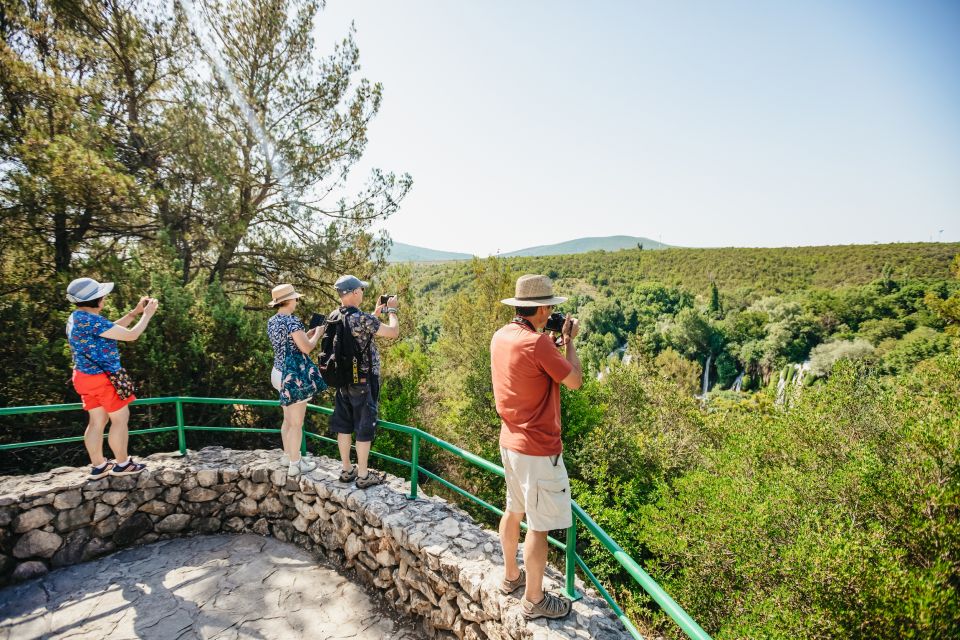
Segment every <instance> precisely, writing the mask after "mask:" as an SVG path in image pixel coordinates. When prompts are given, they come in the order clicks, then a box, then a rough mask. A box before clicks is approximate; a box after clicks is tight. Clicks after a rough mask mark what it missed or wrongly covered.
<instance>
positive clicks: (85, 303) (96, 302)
mask: <svg viewBox="0 0 960 640" xmlns="http://www.w3.org/2000/svg"><path fill="white" fill-rule="evenodd" d="M101 300H103V296H100V297H99V298H94V299H93V300H84V301H83V302H77V303H76V305H77V309H81V308H83V307H87V308H90V309H92V308H94V307H96V306H99V305H100V301H101Z"/></svg>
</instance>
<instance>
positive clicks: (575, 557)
mask: <svg viewBox="0 0 960 640" xmlns="http://www.w3.org/2000/svg"><path fill="white" fill-rule="evenodd" d="M132 404H134V405H138V406H147V405H169V404H173V405H174V407H175V410H176V421H177V424H176V425H175V426H169V427H153V428H147V429H135V430H133V429H132V430H130V434H131V435H140V434H148V433H165V432H172V431H176V433H177V446H178V448H179V450H180V453H181V454H182V455H186V453H187V432H188V431H219V432H238V433H279V432H280V430H279V429H263V428H252V427H207V426H193V425H188V424H186V422H185V420H184V414H183V405H185V404H212V405H242V406H250V407H278V406H280V402H279V401H278V400H249V399H243V398H191V397H172V398H145V399H141V400H136V401H134V402H133V403H132ZM307 408H308V410H309V411H311V412H314V413H319V414H323V415H328V416H329V415H332V414H333V409H330V408H329V407H321V406H318V405H313V404H310V405H307ZM80 409H82V406H81V405H80V404H79V403H76V404H56V405H45V406H35V407H0V417H3V416H12V415H27V414H36V413H52V412H57V411H76V410H80ZM378 424H379V426H380V427H381V428H383V429H387V430H388V431H396V432H399V433H403V434H406V435H408V436H410V438H411V442H410V460H403V459H401V458H396V457H394V456H390V455H387V454H384V453H380V452H378V451H371V452H370V455H372V456H375V457H377V458H379V459H381V460H387V461H388V462H393V463H395V464H398V465H402V466H404V467H407V468H408V469H410V495H409V496H407V497H408V498H409V499H410V500H416V498H417V491H418V485H419V481H420V477H421V476H425V477H427V478H429V479H430V480H433V481H435V482H437V483H439V484H441V485H443V486H444V487H446V488H448V489H450V490H451V491H454V492H455V493H457V494H459V495H461V496H463V497H464V498H467V499H468V500H471V501H473V502H475V503H477V504H478V505H480V506H481V507H483V508H484V509H486V510H487V511H491V512H493V513H495V514H497V515H503V510H501V509H498V508H497V507H495V506H493V505H492V504H490V503H488V502H486V501H484V500H482V499H481V498H478V497H477V496H475V495H473V494H472V493H470V492H468V491H466V490H465V489H462V488H460V487H458V486H457V485H455V484H453V483H452V482H449V481H448V480H445V479H444V478H441V477H440V476H438V475H437V474H435V473H433V472H432V471H430V470H428V469H425V468H424V467H422V466H421V465H420V448H421V445H422V444H423V443H429V444H431V445H434V446H436V447H438V448H440V449H442V450H444V451H447V452H448V453H451V454H453V455H455V456H457V457H458V458H461V459H462V460H466V461H467V462H469V463H471V464H473V465H475V466H477V467H480V468H481V469H483V470H484V471H487V472H488V473H492V474H493V475H495V476H498V477H500V478H503V477H504V474H503V467H501V466H499V465H496V464H494V463H492V462H490V461H489V460H486V459H484V458H481V457H480V456H478V455H476V454H474V453H471V452H469V451H465V450H463V449H461V448H460V447H457V446H456V445H453V444H450V443H449V442H447V441H445V440H441V439H440V438H437V437H436V436H433V435H431V434H429V433H427V432H426V431H422V430H420V429H417V428H415V427H409V426H407V425H402V424H395V423H393V422H387V421H386V420H380V421H379V422H378ZM303 433H304V436H305V437H304V438H302V439H301V443H302V444H301V450H302V451H303V452H304V453H306V451H307V440H308V439H312V440H318V441H322V442H328V443H333V444H336V442H337V441H336V440H335V439H333V438H329V437H326V436H322V435H320V434H319V433H314V432H311V431H307V430H306V429H304V432H303ZM73 442H83V436H71V437H67V438H53V439H50V440H35V441H32V442H16V443H10V444H0V451H7V450H11V449H23V448H27V447H38V446H44V445H51V444H65V443H73ZM573 516H574V518H573V525H572V526H571V527H570V528H569V529H567V536H566V542H560V541H559V540H556V539H554V538H552V537H548V538H547V539H548V541H549V543H550V544H551V545H552V546H554V547H556V548H558V549H560V550H562V551H563V552H564V558H565V568H564V569H565V570H564V576H565V580H564V595H565V596H567V597H568V598H570V599H571V600H577V599H579V598H580V597H581V595H580V594H579V593H578V592H577V590H576V587H575V580H576V569H577V567H580V569H581V570H582V571H583V574H584V575H585V576H586V578H587V580H588V581H589V582H590V583H592V584H593V586H594V587H596V589H597V591H599V592H600V594H601V595H602V596H603V599H604V600H606V601H607V603H608V604H609V605H610V607H611V608H612V609H613V610H614V612H615V613H616V614H617V617H618V618H619V619H620V621H621V622H622V623H623V625H624V627H626V629H627V631H629V632H630V634H631V635H632V636H633V637H634V638H637V640H642V638H643V636H641V635H640V632H639V631H637V629H636V627H635V626H634V625H633V623H632V622H631V621H630V619H629V618H628V617H627V615H626V614H625V613H624V612H623V609H621V608H620V605H618V604H617V603H616V601H615V600H614V599H613V596H611V595H610V592H609V591H607V589H606V588H605V587H604V586H603V585H602V584H601V583H600V581H599V580H598V579H597V577H596V576H595V575H594V574H593V572H592V571H591V570H590V568H589V567H588V566H587V564H586V563H585V562H584V560H583V558H581V557H580V555H579V554H578V553H577V523H580V524H581V525H583V527H584V528H585V529H586V530H587V531H588V532H589V533H590V534H591V535H593V536H594V537H595V538H596V539H597V541H598V542H600V544H601V545H602V546H603V547H604V548H605V549H606V550H607V551H609V552H610V553H611V554H612V555H613V558H614V559H615V560H616V561H617V562H618V563H619V564H620V566H621V567H623V569H624V570H625V571H626V572H627V573H628V574H629V575H630V577H632V578H633V579H634V581H635V582H636V583H637V584H638V585H640V587H641V588H643V590H644V591H646V592H647V594H648V595H649V596H650V597H651V598H652V599H653V600H654V602H656V603H657V604H658V605H660V607H661V608H662V609H663V610H664V611H665V612H666V613H667V615H669V616H670V618H672V619H673V621H674V622H676V623H677V625H678V626H679V627H680V628H681V629H682V630H683V631H684V633H686V634H687V636H688V637H690V638H692V639H693V640H710V636H709V635H708V634H707V632H706V631H704V630H703V629H702V628H700V625H698V624H697V623H696V622H695V621H694V620H693V618H691V617H690V616H689V615H688V614H687V612H686V611H684V610H683V608H682V607H680V605H678V604H677V603H676V602H675V601H674V600H673V598H671V597H670V596H669V595H668V594H667V592H666V591H664V590H663V589H662V588H661V587H660V585H659V584H657V582H656V581H655V580H654V579H653V578H652V577H650V575H649V574H648V573H647V572H646V571H644V570H643V568H642V567H641V566H640V565H639V564H638V563H637V561H636V560H634V559H633V558H631V557H630V555H629V554H628V553H627V552H626V551H624V550H623V548H622V547H621V546H620V545H618V544H617V543H616V542H615V541H614V540H613V538H611V537H610V536H609V535H608V534H607V532H606V531H604V530H603V529H602V528H601V527H600V525H598V524H597V523H596V522H595V521H594V520H593V518H591V517H590V516H589V515H588V514H587V513H586V512H585V511H584V510H583V509H582V508H581V507H580V505H579V504H577V503H576V501H574V502H573ZM521 526H523V527H524V528H526V525H521Z"/></svg>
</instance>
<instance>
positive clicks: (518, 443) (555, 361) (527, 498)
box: [490, 275, 583, 619]
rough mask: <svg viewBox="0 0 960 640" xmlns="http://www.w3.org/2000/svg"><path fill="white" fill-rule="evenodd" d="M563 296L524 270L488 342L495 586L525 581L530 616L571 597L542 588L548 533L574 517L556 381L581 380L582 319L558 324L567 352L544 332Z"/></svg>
mask: <svg viewBox="0 0 960 640" xmlns="http://www.w3.org/2000/svg"><path fill="white" fill-rule="evenodd" d="M566 300H567V299H566V298H561V297H556V296H554V295H553V282H552V281H551V280H550V278H548V277H547V276H541V275H525V276H521V277H520V278H519V279H518V280H517V286H516V295H515V297H513V298H508V299H506V300H503V301H502V302H503V303H504V304H506V305H510V306H512V307H516V309H517V315H516V317H515V318H514V319H513V320H512V321H511V322H510V323H509V324H507V325H506V326H504V327H502V328H501V329H499V330H498V331H497V332H496V333H495V334H494V335H493V340H492V341H491V342H490V369H491V374H492V377H493V396H494V399H495V400H496V404H497V413H498V414H499V415H500V419H501V421H502V423H501V427H500V456H501V458H502V460H503V469H504V472H505V475H506V480H507V508H506V510H505V511H506V513H505V514H504V516H503V518H501V520H500V543H501V545H502V546H503V558H504V565H505V567H504V569H505V572H504V573H505V575H504V579H503V582H502V583H501V585H500V591H501V592H503V593H504V594H510V593H513V592H514V591H516V590H517V589H520V588H521V587H523V588H524V593H523V598H522V600H521V601H520V603H521V606H522V608H523V615H524V616H525V617H526V618H528V619H530V618H540V617H546V618H562V617H564V616H566V615H567V614H569V613H570V601H569V600H567V599H566V598H563V597H561V596H557V595H554V594H551V593H544V592H543V572H544V569H545V568H546V566H547V534H548V533H549V532H550V531H552V530H554V529H566V528H568V527H569V526H570V525H571V524H573V514H572V512H571V508H570V480H569V479H568V478H567V470H566V467H564V464H563V443H562V442H561V441H560V384H563V385H565V386H566V387H567V388H569V389H578V388H580V385H581V384H582V382H583V374H582V370H581V367H580V359H579V358H578V357H577V351H576V348H575V346H574V339H575V338H576V336H577V333H578V332H579V330H580V325H579V322H578V321H577V320H576V319H574V318H572V317H570V316H568V317H567V318H566V320H565V322H564V324H563V330H562V331H561V337H562V345H563V348H564V353H561V352H560V349H559V348H558V347H557V344H556V343H555V342H554V338H553V337H552V336H551V334H549V333H543V329H544V327H545V326H546V324H547V320H548V319H549V317H550V314H551V313H552V312H553V307H554V305H558V304H561V303H563V302H566ZM525 514H526V518H527V527H528V531H527V536H526V538H525V540H524V545H523V564H524V567H525V569H521V568H520V567H519V566H518V564H517V548H518V546H519V543H520V522H521V521H522V520H523V517H524V515H525Z"/></svg>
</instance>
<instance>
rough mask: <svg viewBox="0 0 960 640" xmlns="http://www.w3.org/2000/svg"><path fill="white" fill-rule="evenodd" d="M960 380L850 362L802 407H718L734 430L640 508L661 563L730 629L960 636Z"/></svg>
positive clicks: (724, 630)
mask: <svg viewBox="0 0 960 640" xmlns="http://www.w3.org/2000/svg"><path fill="white" fill-rule="evenodd" d="M958 381H960V359H958V358H957V357H956V356H950V357H942V358H940V359H938V360H936V361H932V362H929V363H927V364H925V365H924V367H922V368H921V369H918V371H917V372H916V373H914V374H911V375H910V376H908V377H906V378H905V379H904V381H903V384H902V385H891V384H887V383H886V382H885V381H883V380H880V379H878V378H875V377H871V376H866V375H864V374H863V373H862V372H860V371H858V370H857V369H856V368H855V367H854V366H853V365H847V364H842V365H840V364H838V368H837V369H836V370H835V373H834V375H833V377H832V378H831V379H830V381H829V382H828V383H827V384H826V385H824V386H822V387H819V388H815V389H812V390H810V391H808V392H807V393H805V394H803V395H802V396H801V398H800V400H799V401H798V402H797V403H795V404H794V405H793V406H792V407H791V409H790V410H789V411H786V412H774V413H772V414H757V413H755V412H751V411H728V412H724V413H722V414H708V422H711V421H714V420H716V419H721V420H722V425H718V428H716V429H713V432H714V433H718V434H722V439H721V440H720V441H719V442H718V443H717V445H716V446H713V447H709V448H706V449H704V450H703V453H702V454H703V456H704V458H705V461H704V463H703V464H702V465H701V466H700V467H699V468H697V469H695V470H692V471H691V472H689V473H687V474H684V475H683V476H682V477H680V478H678V479H676V480H674V481H670V480H665V481H664V482H663V483H662V484H661V486H660V489H659V494H660V495H659V498H658V499H657V501H656V502H655V503H654V504H651V505H649V506H647V507H645V508H644V509H643V511H642V519H643V524H642V526H641V530H642V531H641V536H640V542H641V543H642V544H644V545H645V546H646V547H647V549H648V550H649V552H650V553H651V554H653V557H654V558H655V560H654V563H653V571H654V575H655V576H656V577H657V578H658V579H659V580H661V584H662V585H663V586H664V587H665V588H666V589H667V591H668V592H669V593H671V594H673V595H674V597H675V598H676V599H677V600H678V601H679V602H681V603H682V604H683V605H684V606H685V607H686V608H687V611H688V612H690V613H691V615H693V616H694V618H695V619H697V620H698V621H699V622H700V623H701V624H702V625H703V626H704V627H705V628H707V629H708V630H712V631H713V633H714V635H715V637H718V638H743V637H791V638H812V637H870V638H900V637H924V638H943V637H953V636H955V635H956V634H957V632H958V630H960V600H958V596H957V591H956V589H954V588H953V586H952V584H953V581H954V580H955V578H956V575H957V569H958V568H960V565H958V562H957V558H958V557H960V556H958V552H960V535H958V533H960V520H958V513H960V511H958V507H960V482H958V478H960V476H958V475H957V471H958V469H957V464H958V462H957V457H956V453H957V451H958V450H960V449H958V447H960V421H958V420H957V418H956V416H957V415H958V413H957V411H958V409H960V386H958V384H960V383H958ZM893 523H896V524H895V525H894V524H893Z"/></svg>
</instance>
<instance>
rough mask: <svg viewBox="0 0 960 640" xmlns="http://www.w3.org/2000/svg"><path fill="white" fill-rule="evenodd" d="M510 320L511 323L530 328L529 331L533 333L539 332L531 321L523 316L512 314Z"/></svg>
mask: <svg viewBox="0 0 960 640" xmlns="http://www.w3.org/2000/svg"><path fill="white" fill-rule="evenodd" d="M510 322H512V323H513V324H519V325H522V326H524V327H526V328H527V329H530V331H533V332H534V333H539V331H537V328H536V327H535V326H533V323H532V322H530V321H529V320H527V319H526V318H524V317H523V316H514V318H513V320H511V321H510Z"/></svg>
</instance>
